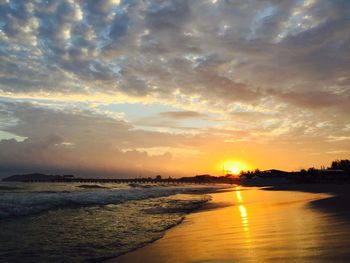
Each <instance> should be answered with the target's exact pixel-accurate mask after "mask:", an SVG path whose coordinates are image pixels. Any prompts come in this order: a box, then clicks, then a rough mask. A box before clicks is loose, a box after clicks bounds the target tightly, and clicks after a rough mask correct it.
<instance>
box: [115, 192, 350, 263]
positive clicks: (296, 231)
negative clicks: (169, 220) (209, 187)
mask: <svg viewBox="0 0 350 263" xmlns="http://www.w3.org/2000/svg"><path fill="white" fill-rule="evenodd" d="M328 197H330V195H328V194H319V193H302V192H292V191H264V190H259V189H252V188H242V187H237V188H235V189H233V191H231V192H224V193H217V194H213V200H212V202H210V203H209V204H208V205H207V206H206V208H207V209H202V210H201V211H199V212H196V213H193V214H190V215H189V216H188V217H187V218H186V219H185V221H184V222H183V223H182V224H181V225H179V226H177V227H175V228H173V229H171V230H170V231H169V232H168V233H167V234H166V235H165V237H164V238H162V239H160V240H158V241H156V242H155V243H153V244H151V245H149V246H146V247H144V248H141V249H139V250H137V251H135V252H132V253H129V254H126V255H124V256H121V257H119V258H116V259H113V260H111V262H128V263H130V262H166V263H173V262H350V250H349V245H350V236H349V235H348V233H350V232H349V231H350V225H349V224H348V222H347V221H346V220H343V219H342V217H338V216H337V215H335V214H332V213H326V212H321V211H322V210H319V209H315V208H313V206H311V205H310V204H311V203H310V202H311V201H314V200H320V199H324V198H328Z"/></svg>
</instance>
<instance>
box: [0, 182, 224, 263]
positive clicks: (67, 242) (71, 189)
mask: <svg viewBox="0 0 350 263" xmlns="http://www.w3.org/2000/svg"><path fill="white" fill-rule="evenodd" d="M223 187H224V186H210V185H171V184H164V185H161V184H150V185H143V184H129V185H128V184H92V183H91V184H81V183H9V182H6V183H5V182H2V183H0V244H1V246H0V262H100V261H103V260H104V259H108V258H112V257H116V256H118V255H121V254H124V253H126V252H129V251H132V250H135V249H137V248H139V247H142V246H144V245H146V244H148V243H150V242H153V241H155V240H157V239H159V238H161V237H162V236H163V235H164V233H165V231H166V230H167V229H169V228H171V227H173V226H175V225H177V224H179V223H180V222H181V221H182V220H183V219H184V217H185V215H186V214H188V213H190V212H191V211H193V210H195V209H197V208H199V207H200V206H201V205H203V204H204V203H206V202H207V201H209V200H210V193H211V192H214V191H218V190H219V189H222V188H223Z"/></svg>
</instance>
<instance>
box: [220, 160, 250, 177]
mask: <svg viewBox="0 0 350 263" xmlns="http://www.w3.org/2000/svg"><path fill="white" fill-rule="evenodd" d="M222 169H223V172H224V173H232V174H234V175H239V174H240V173H241V172H242V171H244V170H248V165H247V164H245V163H244V162H241V161H225V162H224V163H223V165H222Z"/></svg>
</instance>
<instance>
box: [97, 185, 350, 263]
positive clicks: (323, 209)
mask: <svg viewBox="0 0 350 263" xmlns="http://www.w3.org/2000/svg"><path fill="white" fill-rule="evenodd" d="M237 187H238V188H240V190H241V191H242V192H243V191H244V190H254V189H255V190H257V189H260V190H261V191H267V192H269V191H273V192H277V191H287V192H300V193H312V194H315V195H317V194H319V195H320V194H324V196H320V197H319V198H314V199H311V200H308V201H307V202H306V203H307V205H308V206H310V207H311V208H313V209H316V210H318V211H320V213H324V214H327V213H331V214H334V213H335V212H338V213H339V215H343V214H344V213H343V212H346V213H345V214H346V215H347V216H346V217H344V218H343V219H346V221H347V222H349V221H350V217H349V216H348V215H349V214H348V213H347V212H348V211H347V209H348V208H347V207H346V204H347V203H348V202H347V200H350V199H349V196H350V194H347V193H349V191H348V190H350V185H331V186H330V185H283V186H282V185H279V186H273V187H253V186H249V187H246V186H237ZM236 189H237V188H236V187H231V188H229V189H224V190H223V192H222V193H220V192H218V193H213V194H210V195H211V196H212V200H210V201H209V202H207V203H205V204H204V205H203V206H202V207H200V208H199V209H198V210H195V211H193V212H191V213H190V214H187V215H186V216H185V218H184V220H183V221H182V222H181V223H180V224H178V225H176V226H175V227H172V228H170V229H169V230H167V231H166V232H165V234H164V235H163V236H162V237H161V238H160V239H158V240H155V241H154V242H152V243H149V244H146V245H145V246H143V247H141V248H138V249H136V250H133V251H130V252H127V253H125V254H123V255H120V256H118V257H115V258H111V259H108V260H106V261H103V262H107V263H126V262H152V263H153V262H181V261H178V260H176V258H172V259H170V258H167V257H166V255H164V253H165V254H166V253H167V252H169V257H170V255H172V256H173V254H174V252H170V251H171V250H172V247H171V246H170V245H169V244H172V245H174V239H176V238H178V239H181V236H182V235H185V236H186V235H187V236H189V234H188V232H189V231H191V229H192V228H196V227H197V228H199V229H200V228H201V227H200V226H199V224H203V217H205V216H208V218H210V217H213V216H214V217H215V214H222V213H223V211H225V210H227V208H229V209H230V208H233V207H235V206H236V207H237V206H238V204H233V203H232V202H231V203H230V202H226V201H227V200H226V201H225V198H222V196H225V195H226V196H227V195H230V194H231V195H232V194H233V193H234V192H235V191H236ZM220 195H222V196H221V197H220ZM239 195H241V193H239ZM334 203H340V204H341V206H337V207H336V208H335V211H333V210H334V209H333V208H334ZM241 212H242V211H241ZM208 220H209V219H208ZM198 226H199V227H198ZM213 228H214V227H213ZM208 231H213V229H208ZM214 232H215V228H214ZM215 234H216V235H220V234H222V233H219V232H217V233H215ZM196 235H198V233H196ZM214 236H215V235H214ZM187 238H188V239H191V237H187ZM193 242H196V241H195V240H193ZM208 242H209V241H208ZM213 243H215V242H213ZM189 245H191V244H189ZM177 249H179V248H177ZM167 250H168V251H167ZM182 252H183V251H182ZM162 253H163V254H162ZM160 255H162V256H161V257H160ZM182 256H183V255H182ZM188 258H189V257H188V256H187V259H188ZM204 261H205V260H204ZM183 262H189V261H188V260H187V261H186V260H185V261H183ZM198 262H201V261H198ZM205 262H209V261H205ZM210 262H218V261H210ZM220 262H221V261H220ZM222 262H226V261H222ZM227 262H228V261H227Z"/></svg>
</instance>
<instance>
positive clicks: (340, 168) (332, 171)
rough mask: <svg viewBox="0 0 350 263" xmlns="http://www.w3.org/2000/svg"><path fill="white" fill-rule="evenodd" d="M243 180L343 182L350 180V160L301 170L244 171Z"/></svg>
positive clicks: (241, 176)
mask: <svg viewBox="0 0 350 263" xmlns="http://www.w3.org/2000/svg"><path fill="white" fill-rule="evenodd" d="M239 177H240V179H241V181H246V182H249V181H254V180H255V181H256V180H259V179H270V181H271V182H283V181H285V182H288V181H289V182H296V183H341V182H350V161H349V160H336V161H333V162H332V163H331V165H330V166H329V167H327V168H325V167H321V168H320V169H316V168H314V167H311V168H309V169H301V170H300V171H294V172H285V171H280V170H267V171H260V170H259V169H256V170H254V171H243V172H241V174H240V175H239Z"/></svg>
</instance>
